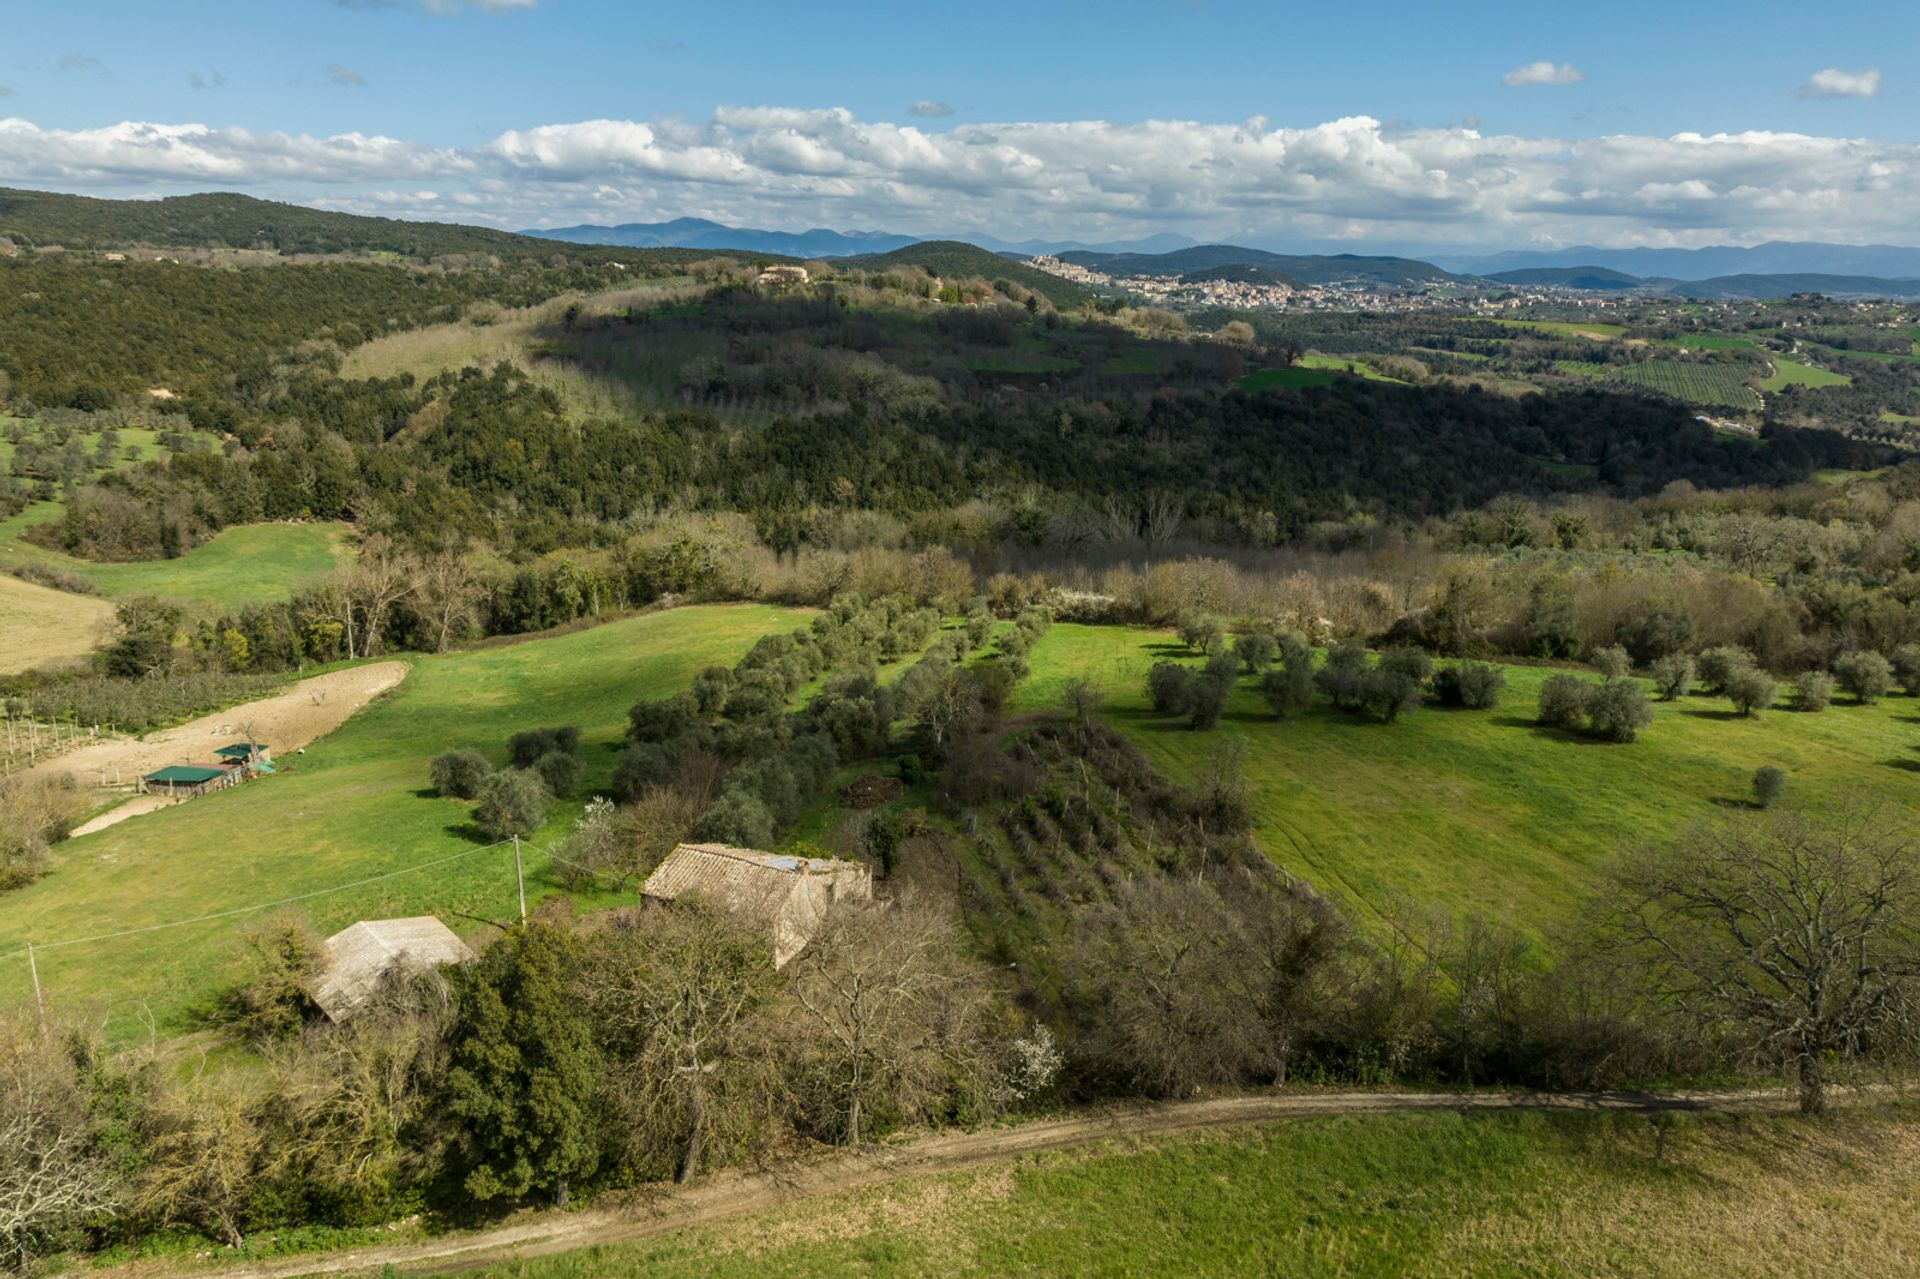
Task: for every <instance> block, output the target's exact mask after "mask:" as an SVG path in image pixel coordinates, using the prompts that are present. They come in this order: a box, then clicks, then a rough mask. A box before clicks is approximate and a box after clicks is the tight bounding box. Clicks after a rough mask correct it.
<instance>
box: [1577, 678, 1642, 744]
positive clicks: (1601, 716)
mask: <svg viewBox="0 0 1920 1279" xmlns="http://www.w3.org/2000/svg"><path fill="white" fill-rule="evenodd" d="M1651 723H1653V707H1652V706H1650V705H1648V704H1647V694H1646V692H1645V690H1643V689H1642V688H1641V687H1640V685H1639V684H1637V683H1635V682H1634V681H1632V680H1625V679H1614V680H1608V681H1607V682H1606V683H1604V684H1601V685H1599V686H1598V687H1596V688H1594V689H1592V690H1591V691H1590V692H1589V693H1588V695H1587V731H1588V732H1590V733H1592V734H1593V735H1594V736H1595V737H1598V738H1599V739H1601V740H1602V741H1607V742H1631V741H1633V740H1634V739H1635V738H1637V737H1639V736H1640V730H1641V729H1643V728H1645V727H1646V726H1647V725H1649V724H1651Z"/></svg>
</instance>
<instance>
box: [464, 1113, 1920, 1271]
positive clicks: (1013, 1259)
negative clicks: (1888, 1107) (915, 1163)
mask: <svg viewBox="0 0 1920 1279" xmlns="http://www.w3.org/2000/svg"><path fill="white" fill-rule="evenodd" d="M1654 1143H1655V1130H1654V1128H1653V1126H1652V1125H1651V1124H1650V1123H1649V1122H1648V1120H1647V1119H1646V1117H1644V1116H1593V1115H1375V1116H1362V1117H1344V1118H1324V1119H1323V1118H1314V1119H1302V1120H1297V1121H1293V1122H1287V1123H1276V1124H1268V1125H1260V1126H1250V1127H1246V1128H1241V1129H1227V1130H1221V1131H1215V1132H1207V1133H1199V1134H1187V1135H1174V1136H1160V1137H1152V1138H1117V1139H1113V1140H1109V1141H1106V1142H1102V1143H1099V1144H1097V1145H1094V1146H1092V1147H1088V1148H1083V1149H1077V1150H1076V1149H1070V1150H1063V1151H1052V1152H1046V1153H1039V1154H1031V1155H1025V1156H1021V1157H1019V1158H1017V1159H1009V1160H1002V1161H999V1162H996V1163H991V1164H988V1165H985V1166H983V1167H980V1168H976V1169H971V1170H968V1171H965V1172H959V1173H946V1174H940V1175H927V1174H923V1175H920V1176H916V1177H910V1178H902V1179H899V1180H895V1181H891V1182H883V1183H881V1184H879V1185H877V1186H870V1187H867V1188H863V1189H858V1190H853V1191H848V1192H843V1193H840V1194H838V1195H834V1196H832V1197H830V1198H827V1199H824V1200H802V1201H801V1202H798V1203H795V1204H792V1205H791V1206H786V1207H781V1208H778V1209H774V1210H771V1211H765V1212H762V1213H760V1214H758V1215H755V1216H748V1217H743V1218H740V1219H738V1220H733V1221H724V1222H722V1223H720V1224H715V1225H709V1226H704V1227H699V1228H694V1229H688V1230H683V1231H680V1232H678V1233H675V1234H671V1235H666V1236H663V1237H661V1238H659V1239H656V1240H650V1241H647V1242H643V1243H632V1244H618V1245H611V1246H606V1247H600V1248H594V1249H590V1250H581V1251H576V1252H571V1253H564V1254H561V1255H558V1256H554V1257H548V1258H541V1259H534V1260H524V1261H511V1262H502V1263H499V1264H497V1265H494V1266H490V1267H487V1268H486V1269H484V1270H476V1271H472V1272H469V1273H470V1274H472V1275H474V1276H480V1275H484V1276H487V1277H488V1279H603V1277H604V1279H612V1277H613V1276H616V1275H619V1276H624V1275H632V1274H646V1275H650V1276H662V1277H672V1276H694V1275H701V1276H712V1277H715V1279H728V1277H730V1276H749V1275H750V1276H754V1279H762V1277H778V1276H802V1275H819V1274H859V1275H889V1276H891V1275H900V1276H907V1275H927V1274H943V1275H993V1276H1000V1275H1159V1274H1217V1275H1256V1274H1262V1275H1288V1276H1305V1277H1310V1279H1311V1277H1323V1279H1333V1277H1335V1276H1387V1275H1416V1276H1435V1277H1437V1276H1443V1275H1444V1276H1453V1275H1494V1276H1513V1277H1515V1279H1517V1277H1518V1276H1550V1275H1599V1274H1605V1275H1615V1276H1675V1277H1676V1279H1677V1277H1678V1276H1687V1277H1688V1279H1733V1277H1734V1276H1748V1275H1758V1274H1768V1275H1784V1276H1801V1277H1805V1279H1812V1277H1814V1276H1822V1275H1828V1274H1847V1275H1851V1276H1857V1277H1859V1279H1891V1277H1892V1276H1895V1275H1903V1274H1909V1273H1911V1264H1910V1263H1911V1261H1912V1259H1913V1257H1914V1255H1915V1252H1916V1250H1917V1249H1920V1211H1916V1208H1920V1205H1916V1203H1915V1195H1914V1190H1913V1186H1914V1184H1915V1176H1916V1174H1920V1126H1916V1125H1915V1124H1914V1123H1913V1122H1912V1119H1911V1116H1910V1115H1909V1114H1908V1113H1907V1112H1904V1111H1898V1110H1896V1111H1893V1112H1891V1113H1888V1114H1886V1115H1884V1116H1868V1115H1862V1116H1858V1117H1853V1116H1849V1117H1844V1118H1840V1119H1837V1120H1836V1121H1834V1122H1832V1123H1830V1124H1828V1125H1819V1126H1815V1125H1809V1124H1807V1123H1805V1122H1802V1121H1798V1120H1793V1119H1786V1118H1780V1117H1769V1118H1759V1119H1753V1118H1745V1119H1740V1120H1734V1119H1730V1118H1726V1117H1705V1118H1702V1119H1700V1120H1697V1121H1695V1120H1683V1121H1682V1122H1681V1123H1680V1124H1679V1125H1677V1126H1675V1127H1674V1128H1673V1129H1672V1130H1671V1135H1669V1136H1668V1137H1667V1138H1666V1140H1665V1146H1664V1149H1663V1151H1662V1153H1661V1155H1660V1156H1659V1157H1656V1155H1655V1145H1654Z"/></svg>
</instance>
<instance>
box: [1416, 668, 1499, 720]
mask: <svg viewBox="0 0 1920 1279" xmlns="http://www.w3.org/2000/svg"><path fill="white" fill-rule="evenodd" d="M1506 686H1507V673H1506V672H1505V671H1503V670H1501V669H1500V668H1499V667H1498V666H1495V665H1493V664H1492V663H1491V662H1455V663H1454V664H1453V665H1451V666H1447V667H1443V668H1442V669H1440V670H1438V671H1436V672H1434V676H1433V691H1434V693H1435V694H1436V695H1438V697H1439V698H1440V702H1441V704H1442V705H1444V706H1462V707H1465V708H1466V709H1467V710H1470V711H1490V710H1492V709H1493V708H1494V707H1496V706H1498V705H1499V704H1500V694H1501V693H1502V692H1503V691H1504V690H1505V689H1506Z"/></svg>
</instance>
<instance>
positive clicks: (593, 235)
mask: <svg viewBox="0 0 1920 1279" xmlns="http://www.w3.org/2000/svg"><path fill="white" fill-rule="evenodd" d="M520 234H522V235H530V236H535V237H537V238H539V239H542V240H565V241H567V242H568V243H571V244H611V245H619V246H621V247H622V248H632V249H714V250H721V249H731V250H736V251H742V252H747V253H772V254H778V255H779V256H781V257H788V258H848V257H861V256H864V255H867V254H872V253H891V252H892V251H893V250H895V249H903V248H905V247H906V246H907V245H909V244H926V243H947V242H949V241H951V240H959V241H963V242H965V243H968V244H977V245H979V246H980V247H981V248H983V249H989V250H991V251H993V252H995V253H1000V254H1011V255H1014V256H1017V257H1023V258H1030V257H1034V256H1036V255H1038V254H1042V253H1061V252H1067V251H1071V250H1098V251H1101V252H1107V253H1164V252H1167V251H1168V250H1171V249H1182V248H1186V247H1187V246H1188V245H1191V244H1192V243H1193V241H1192V240H1191V239H1189V238H1188V237H1186V236H1184V235H1171V234H1161V235H1150V236H1147V237H1146V238H1145V239H1140V240H1117V241H1113V242H1110V243H1105V244H1087V243H1084V242H1082V241H1080V240H1018V241H1012V240H1000V239H995V238H994V237H993V236H990V235H968V236H958V237H948V238H947V239H942V238H941V237H927V236H918V235H896V234H894V233H892V232H890V231H829V230H827V229H826V228H824V227H815V228H814V229H812V230H810V231H762V230H757V229H755V228H753V227H734V226H727V225H725V224H724V223H720V222H711V221H708V220H707V219H706V218H675V219H673V221H671V222H623V223H621V224H620V225H618V226H602V225H599V224H596V223H591V222H588V223H582V224H580V225H578V226H557V227H537V228H534V229H532V230H528V231H522V232H521V233H520Z"/></svg>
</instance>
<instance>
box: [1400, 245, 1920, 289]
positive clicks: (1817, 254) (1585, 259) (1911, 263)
mask: <svg viewBox="0 0 1920 1279" xmlns="http://www.w3.org/2000/svg"><path fill="white" fill-rule="evenodd" d="M1433 259H1434V261H1436V262H1438V263H1440V264H1441V265H1443V266H1445V267H1446V268H1447V269H1448V270H1450V271H1461V272H1471V273H1474V274H1477V275H1489V274H1497V273H1504V272H1508V271H1517V270H1526V269H1532V268H1536V267H1556V268H1564V267H1603V268H1605V269H1607V270H1610V271H1621V272H1624V273H1626V274H1628V275H1637V276H1640V277H1642V278H1647V277H1660V276H1664V277H1667V278H1669V279H1675V280H1708V279H1712V278H1714V277H1715V276H1723V275H1796V274H1803V273H1807V272H1815V273H1819V274H1826V275H1866V276H1873V277H1876V278H1882V279H1902V278H1907V277H1911V276H1920V248H1905V247H1902V246H1899V245H1892V244H1823V243H1820V242H1817V241H1788V240H1771V241H1768V242H1767V243H1765V244H1756V245H1753V246H1751V247H1748V248H1741V247H1736V246H1734V245H1728V244H1721V245H1714V246H1712V247H1709V248H1702V249H1643V248H1634V249H1602V248H1596V247H1594V246H1593V245H1577V246H1575V247H1573V248H1570V249H1551V250H1515V251H1510V252H1506V253H1493V254H1478V255H1473V254H1434V255H1433Z"/></svg>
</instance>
